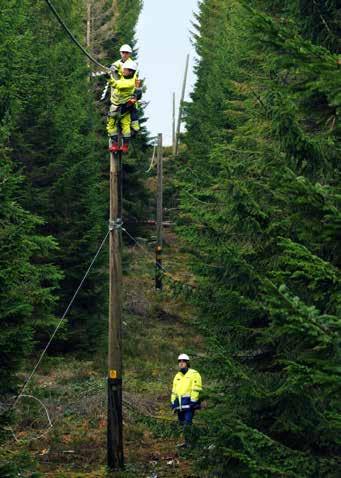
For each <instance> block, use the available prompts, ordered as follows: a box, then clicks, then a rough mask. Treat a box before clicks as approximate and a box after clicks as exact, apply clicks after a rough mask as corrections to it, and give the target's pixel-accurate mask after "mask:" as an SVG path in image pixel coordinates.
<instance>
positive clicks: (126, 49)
mask: <svg viewBox="0 0 341 478" xmlns="http://www.w3.org/2000/svg"><path fill="white" fill-rule="evenodd" d="M132 54H133V50H132V48H131V46H130V45H127V44H125V45H122V46H121V48H120V56H121V58H120V59H118V60H116V61H115V62H114V63H113V64H112V65H111V67H110V68H111V69H113V70H116V71H117V72H118V74H119V76H120V77H121V78H122V76H123V67H124V63H125V62H126V61H128V60H132V57H131V56H132ZM137 76H138V73H137Z"/></svg>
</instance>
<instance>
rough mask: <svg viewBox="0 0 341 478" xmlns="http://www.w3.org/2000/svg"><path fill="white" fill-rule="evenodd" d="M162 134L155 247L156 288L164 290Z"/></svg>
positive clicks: (159, 146) (158, 157) (159, 147)
mask: <svg viewBox="0 0 341 478" xmlns="http://www.w3.org/2000/svg"><path fill="white" fill-rule="evenodd" d="M162 169H163V168H162V134H161V133H159V134H158V137H157V196H156V247H155V289H158V290H162V269H161V267H162V196H163V171H162Z"/></svg>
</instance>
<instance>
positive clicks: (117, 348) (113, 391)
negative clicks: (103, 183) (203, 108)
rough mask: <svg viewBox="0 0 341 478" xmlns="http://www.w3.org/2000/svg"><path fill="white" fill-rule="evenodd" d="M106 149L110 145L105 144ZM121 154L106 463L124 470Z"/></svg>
mask: <svg viewBox="0 0 341 478" xmlns="http://www.w3.org/2000/svg"><path fill="white" fill-rule="evenodd" d="M109 146H110V141H109ZM121 169H122V153H121V151H119V152H118V153H115V154H114V153H110V216H109V231H110V234H109V331H108V332H109V336H108V423H107V461H108V467H109V468H110V469H111V470H120V469H122V468H123V467H124V454H123V419H122V297H121V289H122V264H121V248H122V197H121V196H122V186H121V176H122V175H121Z"/></svg>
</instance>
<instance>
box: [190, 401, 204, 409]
mask: <svg viewBox="0 0 341 478" xmlns="http://www.w3.org/2000/svg"><path fill="white" fill-rule="evenodd" d="M190 406H191V409H192V410H200V408H201V405H200V402H199V401H198V400H197V401H193V400H191V403H190Z"/></svg>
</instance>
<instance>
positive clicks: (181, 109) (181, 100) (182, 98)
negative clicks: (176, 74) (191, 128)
mask: <svg viewBox="0 0 341 478" xmlns="http://www.w3.org/2000/svg"><path fill="white" fill-rule="evenodd" d="M188 63H189V55H187V58H186V66H185V73H184V79H183V82H182V91H181V98H180V103H179V116H178V126H177V130H176V141H175V143H176V144H175V155H177V154H178V150H179V140H180V127H181V121H182V111H183V103H184V99H185V91H186V81H187V72H188Z"/></svg>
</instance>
